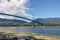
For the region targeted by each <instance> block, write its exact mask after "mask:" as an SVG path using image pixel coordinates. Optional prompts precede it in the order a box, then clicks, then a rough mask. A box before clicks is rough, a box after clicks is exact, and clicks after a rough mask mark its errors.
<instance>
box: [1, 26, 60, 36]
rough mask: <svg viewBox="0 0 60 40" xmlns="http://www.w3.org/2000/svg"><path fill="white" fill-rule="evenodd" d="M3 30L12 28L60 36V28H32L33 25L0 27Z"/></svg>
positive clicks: (13, 29)
mask: <svg viewBox="0 0 60 40" xmlns="http://www.w3.org/2000/svg"><path fill="white" fill-rule="evenodd" d="M0 29H1V30H10V31H15V32H27V33H36V34H39V35H41V34H42V35H50V36H60V28H40V27H36V28H32V27H18V28H17V27H0Z"/></svg>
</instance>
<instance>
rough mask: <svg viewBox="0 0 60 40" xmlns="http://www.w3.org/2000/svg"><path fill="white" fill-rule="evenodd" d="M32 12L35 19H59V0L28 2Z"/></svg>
mask: <svg viewBox="0 0 60 40" xmlns="http://www.w3.org/2000/svg"><path fill="white" fill-rule="evenodd" d="M30 4H31V6H30V7H31V8H32V10H31V11H29V12H30V13H32V14H33V15H34V16H36V17H37V18H55V17H60V0H30Z"/></svg>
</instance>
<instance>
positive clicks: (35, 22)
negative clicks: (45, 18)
mask: <svg viewBox="0 0 60 40" xmlns="http://www.w3.org/2000/svg"><path fill="white" fill-rule="evenodd" d="M0 15H7V16H13V17H17V18H22V19H26V20H29V21H32V22H33V23H34V24H41V25H43V24H42V23H40V22H38V21H35V20H32V19H28V18H25V17H21V16H16V15H11V14H5V13H0Z"/></svg>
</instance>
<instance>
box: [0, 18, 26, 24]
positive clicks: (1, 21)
mask: <svg viewBox="0 0 60 40" xmlns="http://www.w3.org/2000/svg"><path fill="white" fill-rule="evenodd" d="M0 23H27V22H26V21H22V20H15V19H2V18H0Z"/></svg>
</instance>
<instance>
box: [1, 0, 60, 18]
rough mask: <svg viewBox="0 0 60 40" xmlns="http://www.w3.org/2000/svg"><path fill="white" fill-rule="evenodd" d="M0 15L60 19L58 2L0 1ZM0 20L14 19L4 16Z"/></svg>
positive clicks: (36, 0)
mask: <svg viewBox="0 0 60 40" xmlns="http://www.w3.org/2000/svg"><path fill="white" fill-rule="evenodd" d="M0 13H6V14H12V15H17V16H22V17H26V18H29V19H33V18H51V17H52V18H54V17H60V0H0ZM0 18H7V19H15V18H14V17H11V16H9V17H8V16H5V15H0ZM17 19H18V18H17Z"/></svg>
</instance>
